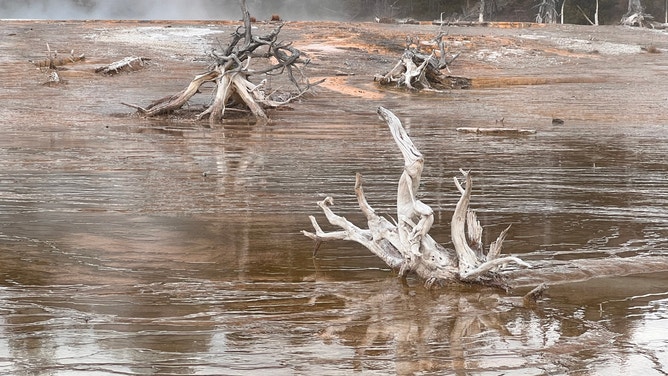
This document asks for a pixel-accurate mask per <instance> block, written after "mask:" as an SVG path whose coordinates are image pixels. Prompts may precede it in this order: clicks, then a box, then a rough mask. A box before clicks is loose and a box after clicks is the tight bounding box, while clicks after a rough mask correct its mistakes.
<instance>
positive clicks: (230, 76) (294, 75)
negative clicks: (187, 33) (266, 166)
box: [123, 0, 324, 124]
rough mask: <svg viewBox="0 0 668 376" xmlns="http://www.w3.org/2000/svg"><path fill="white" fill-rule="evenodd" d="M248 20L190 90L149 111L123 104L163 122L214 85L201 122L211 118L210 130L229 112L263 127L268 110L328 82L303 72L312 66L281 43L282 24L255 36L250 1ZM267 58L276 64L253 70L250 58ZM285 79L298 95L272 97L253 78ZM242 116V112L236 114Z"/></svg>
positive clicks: (275, 94)
mask: <svg viewBox="0 0 668 376" xmlns="http://www.w3.org/2000/svg"><path fill="white" fill-rule="evenodd" d="M240 4H241V10H242V14H243V25H242V26H239V27H238V28H237V29H236V30H235V32H234V33H233V34H232V38H231V41H230V44H229V45H228V46H227V47H225V48H224V49H223V50H222V51H217V50H215V49H214V50H212V51H211V52H210V53H209V57H210V58H211V59H213V63H212V64H211V66H210V67H209V70H208V71H207V72H204V73H202V74H199V75H197V76H195V78H194V79H193V80H192V81H191V82H190V84H189V85H188V86H187V87H186V88H185V89H184V90H182V91H181V92H179V93H177V94H175V95H172V96H169V97H166V98H162V99H159V100H157V101H154V102H153V103H152V104H151V105H149V106H147V107H145V108H144V107H142V106H139V105H135V104H128V103H123V104H125V105H127V106H130V107H132V108H135V109H137V110H138V112H139V113H140V114H142V115H143V116H148V117H151V116H158V115H163V114H167V113H170V112H173V111H175V110H178V109H180V108H181V107H182V106H183V105H185V104H186V103H188V101H189V100H190V99H191V98H192V97H193V96H194V95H195V94H197V93H199V89H200V87H201V86H202V84H204V83H205V82H212V83H213V84H214V85H215V87H214V89H213V100H212V101H211V102H210V104H208V105H207V106H206V108H205V109H204V111H201V112H199V114H198V115H197V116H196V118H197V119H198V120H199V119H203V118H205V117H209V122H210V123H211V124H216V123H219V122H220V121H221V120H222V119H224V118H225V117H226V116H227V115H228V113H229V111H227V109H229V108H232V107H234V108H235V110H239V111H243V112H247V113H250V114H251V115H252V116H253V117H255V119H256V120H257V122H258V123H266V122H268V120H269V118H268V116H267V114H266V109H267V108H275V107H280V106H282V105H285V104H287V103H289V102H291V101H293V100H295V99H297V98H300V97H302V96H303V95H304V94H305V93H306V92H308V91H309V90H310V89H311V88H312V87H313V86H315V85H318V84H319V83H321V82H323V81H324V80H320V81H317V82H310V81H309V80H308V78H307V77H306V75H305V74H304V71H303V68H304V67H305V66H306V65H308V64H309V62H310V60H308V59H304V58H303V57H302V56H301V52H300V51H299V50H298V49H297V48H295V47H293V46H292V45H291V44H290V43H285V42H279V41H278V34H279V32H280V30H281V28H282V27H283V26H284V24H283V23H281V24H278V25H277V26H276V27H275V28H274V29H273V30H272V31H271V32H269V33H268V34H267V35H263V36H260V37H258V36H255V35H253V33H252V28H251V17H250V14H249V13H248V10H247V8H246V2H245V0H241V1H240ZM256 57H263V58H266V59H269V61H270V62H271V63H270V65H269V66H268V67H265V68H262V69H258V70H254V69H251V67H250V63H251V58H256ZM282 73H285V74H286V75H287V77H288V79H289V80H290V82H291V83H292V84H293V85H294V86H295V88H296V91H292V92H271V93H267V92H266V91H265V90H267V88H266V87H265V85H264V82H266V81H265V80H262V81H261V82H260V84H257V85H256V84H254V83H252V82H251V81H250V79H251V77H254V76H262V75H279V74H282ZM235 112H238V111H235Z"/></svg>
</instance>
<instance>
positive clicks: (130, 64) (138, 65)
mask: <svg viewBox="0 0 668 376" xmlns="http://www.w3.org/2000/svg"><path fill="white" fill-rule="evenodd" d="M149 60H151V59H148V58H145V57H138V56H129V57H126V58H123V59H121V60H118V61H115V62H113V63H111V64H107V65H103V66H101V67H98V68H96V69H95V73H102V74H109V75H114V74H117V73H120V72H133V71H137V70H140V69H142V68H144V66H145V64H146V62H147V61H149Z"/></svg>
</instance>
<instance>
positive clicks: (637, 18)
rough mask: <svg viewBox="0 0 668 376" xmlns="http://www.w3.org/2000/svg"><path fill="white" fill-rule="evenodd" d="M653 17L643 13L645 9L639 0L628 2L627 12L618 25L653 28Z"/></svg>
mask: <svg viewBox="0 0 668 376" xmlns="http://www.w3.org/2000/svg"><path fill="white" fill-rule="evenodd" d="M653 20H654V17H652V15H651V14H647V13H645V7H643V6H642V4H641V3H640V0H629V5H628V10H627V12H626V13H625V14H624V16H622V19H621V21H620V23H621V24H622V25H627V26H640V27H653V24H654V22H653Z"/></svg>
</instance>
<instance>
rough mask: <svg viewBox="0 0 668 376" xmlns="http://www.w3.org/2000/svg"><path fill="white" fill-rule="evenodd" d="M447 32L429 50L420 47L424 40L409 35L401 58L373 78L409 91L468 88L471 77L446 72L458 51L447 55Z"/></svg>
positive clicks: (436, 39)
mask: <svg viewBox="0 0 668 376" xmlns="http://www.w3.org/2000/svg"><path fill="white" fill-rule="evenodd" d="M444 36H445V34H443V33H440V34H438V35H437V36H436V38H434V39H433V40H432V41H431V44H432V45H434V46H435V47H434V49H433V50H432V51H431V52H430V53H426V52H423V51H421V50H420V46H421V45H422V43H420V41H419V40H418V39H417V38H410V37H409V38H407V45H406V49H405V50H404V52H403V54H402V56H401V58H399V61H398V62H397V63H396V64H395V65H394V67H393V68H392V69H390V71H388V72H387V73H385V74H382V75H380V74H377V75H375V76H374V81H376V82H378V83H379V84H380V85H383V86H387V85H395V86H397V87H400V88H407V89H410V90H447V89H467V88H470V87H471V80H470V79H469V78H466V77H459V76H452V75H446V74H444V73H443V72H442V70H446V71H448V72H449V71H450V69H449V66H450V65H451V64H452V63H453V62H454V61H455V59H457V57H458V56H459V53H457V54H454V55H452V56H450V58H448V57H447V56H448V53H447V52H446V48H445V41H444Z"/></svg>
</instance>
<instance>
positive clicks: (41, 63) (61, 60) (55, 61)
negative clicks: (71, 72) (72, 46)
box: [28, 43, 86, 70]
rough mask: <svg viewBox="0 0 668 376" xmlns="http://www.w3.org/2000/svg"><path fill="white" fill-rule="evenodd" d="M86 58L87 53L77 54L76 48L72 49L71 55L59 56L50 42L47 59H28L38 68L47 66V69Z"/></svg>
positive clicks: (47, 48) (47, 46) (47, 45)
mask: <svg viewBox="0 0 668 376" xmlns="http://www.w3.org/2000/svg"><path fill="white" fill-rule="evenodd" d="M85 59H86V55H84V54H79V55H75V54H74V50H72V51H70V56H64V57H63V56H61V57H59V56H58V51H57V50H51V46H49V44H48V43H47V44H46V59H44V60H36V61H35V60H28V61H30V62H31V63H33V64H35V66H36V67H38V68H45V69H53V70H55V69H58V67H61V66H63V65H67V64H72V63H76V62H79V61H82V60H85Z"/></svg>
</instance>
